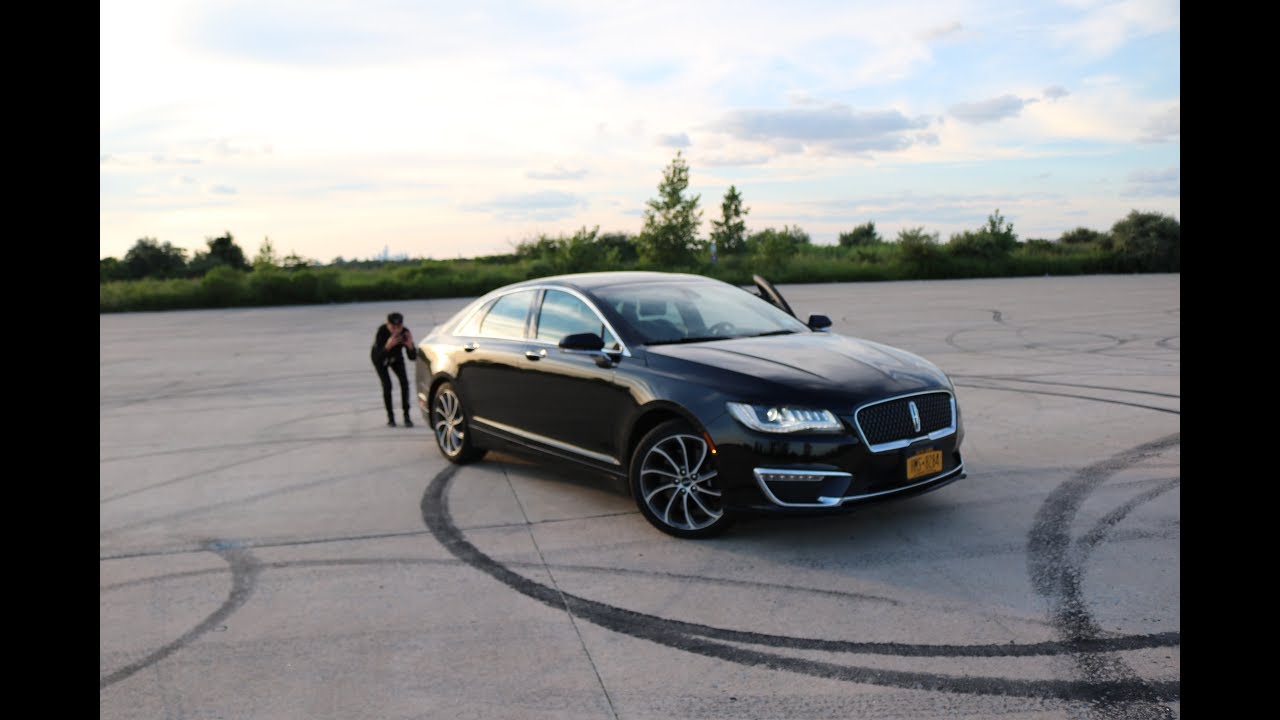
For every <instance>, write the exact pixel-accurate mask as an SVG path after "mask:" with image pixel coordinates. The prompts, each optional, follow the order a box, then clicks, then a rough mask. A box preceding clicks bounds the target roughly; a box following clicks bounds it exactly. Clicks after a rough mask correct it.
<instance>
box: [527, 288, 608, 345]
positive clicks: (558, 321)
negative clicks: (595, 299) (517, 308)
mask: <svg viewBox="0 0 1280 720" xmlns="http://www.w3.org/2000/svg"><path fill="white" fill-rule="evenodd" d="M575 333H595V334H596V335H599V336H600V337H602V338H604V348H605V349H606V350H620V349H621V345H619V343H618V341H617V339H616V338H614V337H613V334H612V333H610V332H609V329H608V328H606V327H605V325H604V323H603V322H601V321H600V318H599V317H598V316H597V315H596V314H595V312H594V311H593V310H592V309H591V308H590V307H588V306H587V304H586V303H584V302H582V301H581V300H579V299H578V298H576V297H574V296H573V295H570V294H569V293H567V292H564V291H562V290H548V291H547V292H546V295H544V296H543V298H542V309H541V310H540V311H539V313H538V339H539V340H546V341H547V342H553V343H559V342H560V341H561V340H563V339H564V338H565V337H566V336H568V335H573V334H575Z"/></svg>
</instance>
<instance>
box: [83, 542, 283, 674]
mask: <svg viewBox="0 0 1280 720" xmlns="http://www.w3.org/2000/svg"><path fill="white" fill-rule="evenodd" d="M208 549H209V550H210V551H212V552H216V553H218V554H219V555H221V556H222V558H223V559H224V560H226V561H227V564H228V565H230V566H231V592H230V593H228V594H227V599H226V602H224V603H222V606H221V607H219V608H218V609H217V610H215V611H214V612H213V614H212V615H210V616H209V617H207V618H205V619H204V620H203V621H202V622H201V623H200V624H199V625H196V626H195V627H193V628H191V629H190V630H188V631H187V632H186V633H185V634H183V636H182V637H180V638H178V639H177V640H174V641H173V642H171V643H169V644H168V645H165V646H163V647H161V648H160V649H159V650H156V651H155V652H153V653H151V654H150V655H148V656H146V657H144V658H142V659H141V660H139V661H137V662H134V663H130V664H128V665H125V666H124V667H122V668H120V669H119V670H116V671H115V672H113V673H111V674H109V675H107V676H106V677H104V678H102V679H101V680H100V681H99V684H98V690H99V691H102V690H105V689H106V688H107V687H108V686H111V685H114V684H115V683H118V682H120V681H121V680H124V679H125V678H127V677H129V676H131V675H133V674H134V673H137V672H138V671H139V670H143V669H145V668H147V667H150V666H152V665H154V664H156V663H158V662H160V661H161V660H163V659H165V658H167V657H169V656H170V655H172V654H173V653H175V652H177V651H179V650H181V649H182V648H183V647H185V646H186V645H188V644H189V643H190V642H191V641H192V640H195V639H196V638H198V637H200V636H201V635H204V634H205V633H207V632H209V631H210V630H212V629H213V628H215V627H217V626H218V625H220V624H221V623H222V622H223V621H224V620H226V619H227V618H228V617H230V616H231V613H233V612H235V611H236V610H238V609H239V608H240V606H241V605H244V604H245V601H247V600H248V599H249V595H250V594H251V593H252V592H253V586H254V584H255V583H256V582H257V578H258V572H259V571H260V570H261V567H260V566H259V565H258V561H257V560H255V559H254V558H253V556H252V555H250V554H249V551H247V550H243V549H238V548H231V549H226V548H221V547H219V546H217V545H216V544H214V543H209V545H208Z"/></svg>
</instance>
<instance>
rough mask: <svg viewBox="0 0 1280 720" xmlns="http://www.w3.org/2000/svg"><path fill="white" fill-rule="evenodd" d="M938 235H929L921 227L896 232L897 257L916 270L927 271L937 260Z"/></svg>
mask: <svg viewBox="0 0 1280 720" xmlns="http://www.w3.org/2000/svg"><path fill="white" fill-rule="evenodd" d="M938 254H939V246H938V234H937V233H933V234H932V235H930V234H929V233H926V232H925V231H924V228H923V227H915V228H903V229H902V230H899V231H898V256H899V257H900V258H901V259H902V261H903V262H905V263H906V264H907V265H910V266H912V267H913V268H915V269H917V270H924V269H927V268H928V267H929V266H930V265H932V264H933V263H934V262H935V261H936V260H937V258H938Z"/></svg>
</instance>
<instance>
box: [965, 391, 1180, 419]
mask: <svg viewBox="0 0 1280 720" xmlns="http://www.w3.org/2000/svg"><path fill="white" fill-rule="evenodd" d="M956 386H957V387H967V388H974V389H977V390H1003V391H1005V392H1015V393H1023V394H1026V395H1053V396H1056V397H1065V398H1074V399H1076V400H1092V401H1094V402H1102V403H1110V404H1112V405H1128V406H1129V407H1136V408H1142V409H1143V410H1155V411H1156V412H1162V413H1169V414H1171V415H1181V414H1182V411H1181V410H1173V409H1170V408H1162V407H1159V406H1156V405H1143V404H1142V403H1134V402H1127V401H1124V400H1109V399H1107V398H1100V397H1091V396H1089V395H1074V394H1072V393H1060V392H1050V391H1048V390H1025V389H1022V388H1011V387H1001V386H999V385H994V384H985V385H984V384H970V383H956Z"/></svg>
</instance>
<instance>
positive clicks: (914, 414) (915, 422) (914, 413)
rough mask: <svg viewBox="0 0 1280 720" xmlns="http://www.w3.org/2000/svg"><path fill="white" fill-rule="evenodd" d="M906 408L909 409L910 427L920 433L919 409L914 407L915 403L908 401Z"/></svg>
mask: <svg viewBox="0 0 1280 720" xmlns="http://www.w3.org/2000/svg"><path fill="white" fill-rule="evenodd" d="M907 407H909V408H911V426H912V427H914V428H915V429H916V432H920V409H919V408H917V407H916V401H915V400H910V401H908V402H907Z"/></svg>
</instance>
